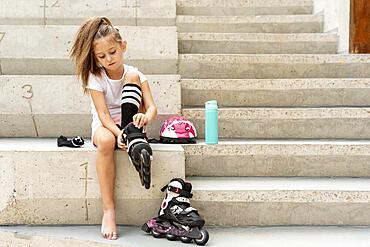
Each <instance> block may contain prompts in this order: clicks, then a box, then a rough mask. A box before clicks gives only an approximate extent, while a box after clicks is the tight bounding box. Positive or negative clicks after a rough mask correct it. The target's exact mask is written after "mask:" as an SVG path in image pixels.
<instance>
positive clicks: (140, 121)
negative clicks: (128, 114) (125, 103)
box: [132, 113, 149, 129]
mask: <svg viewBox="0 0 370 247" xmlns="http://www.w3.org/2000/svg"><path fill="white" fill-rule="evenodd" d="M132 120H133V124H134V125H135V127H136V128H139V129H140V128H141V127H143V126H144V125H146V124H147V123H148V120H149V119H148V117H147V115H145V114H144V113H137V114H135V115H134V116H133V117H132Z"/></svg>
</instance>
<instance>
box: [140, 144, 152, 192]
mask: <svg viewBox="0 0 370 247" xmlns="http://www.w3.org/2000/svg"><path fill="white" fill-rule="evenodd" d="M140 158H141V170H140V179H141V184H142V185H144V187H145V189H150V183H151V177H150V162H151V160H150V154H149V153H148V151H147V150H146V149H143V150H141V155H140Z"/></svg>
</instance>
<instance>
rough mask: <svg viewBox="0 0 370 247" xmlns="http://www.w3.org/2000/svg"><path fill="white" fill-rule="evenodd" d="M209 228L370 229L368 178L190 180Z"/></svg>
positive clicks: (192, 178)
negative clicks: (214, 226) (296, 226)
mask: <svg viewBox="0 0 370 247" xmlns="http://www.w3.org/2000/svg"><path fill="white" fill-rule="evenodd" d="M188 180H189V181H190V182H191V183H192V184H193V194H194V196H193V198H192V206H193V207H195V208H197V209H198V210H199V212H201V215H202V216H203V217H204V219H205V220H206V222H207V224H209V225H217V226H274V225H276V226H282V225H356V226H368V225H370V206H369V205H370V179H369V178H366V179H365V178H363V179H360V178H348V179H347V178H341V179H339V178H336V179H332V178H320V179H318V178H315V179H313V178H230V177H221V178H207V177H189V178H188Z"/></svg>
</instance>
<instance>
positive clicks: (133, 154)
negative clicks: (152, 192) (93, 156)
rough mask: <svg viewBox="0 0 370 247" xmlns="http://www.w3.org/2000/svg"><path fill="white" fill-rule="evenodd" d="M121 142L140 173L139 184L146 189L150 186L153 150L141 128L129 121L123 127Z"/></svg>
mask: <svg viewBox="0 0 370 247" xmlns="http://www.w3.org/2000/svg"><path fill="white" fill-rule="evenodd" d="M122 139H123V142H125V143H126V144H127V153H128V157H129V159H130V161H131V163H132V164H133V165H134V167H135V169H136V171H137V172H138V173H139V175H140V181H141V185H142V186H144V187H145V188H146V189H149V188H150V183H151V177H150V163H151V161H152V160H153V152H152V148H151V147H150V145H149V143H148V142H147V140H146V134H145V132H143V128H140V129H138V128H136V127H135V125H134V124H133V123H129V124H128V125H126V127H125V128H124V129H123V135H122Z"/></svg>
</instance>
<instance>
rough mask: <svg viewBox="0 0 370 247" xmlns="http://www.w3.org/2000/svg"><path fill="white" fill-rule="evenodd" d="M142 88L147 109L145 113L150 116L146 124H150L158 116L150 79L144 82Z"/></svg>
mask: <svg viewBox="0 0 370 247" xmlns="http://www.w3.org/2000/svg"><path fill="white" fill-rule="evenodd" d="M141 90H142V93H143V102H144V107H145V109H146V111H145V115H146V116H147V117H148V122H147V123H146V124H148V123H150V122H152V121H153V120H154V119H156V118H157V106H156V105H155V103H154V100H153V96H152V92H151V91H150V87H149V83H148V81H144V82H143V84H142V85H141Z"/></svg>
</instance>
